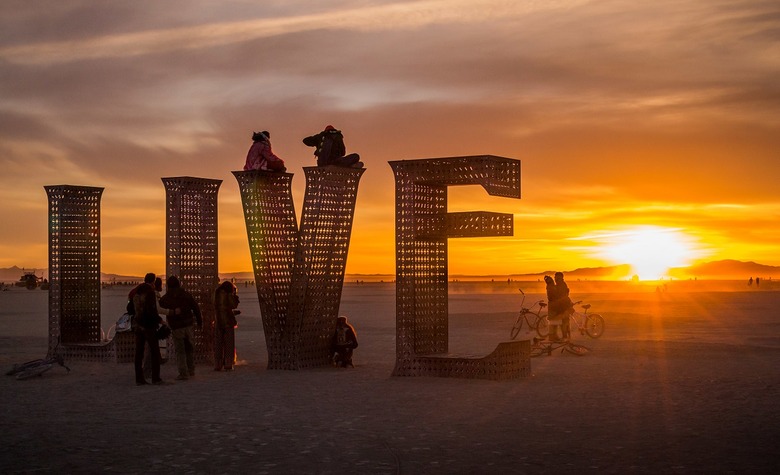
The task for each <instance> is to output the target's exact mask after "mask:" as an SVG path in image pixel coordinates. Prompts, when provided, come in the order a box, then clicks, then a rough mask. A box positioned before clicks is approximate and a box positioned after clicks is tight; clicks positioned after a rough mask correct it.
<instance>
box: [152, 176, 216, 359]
mask: <svg viewBox="0 0 780 475" xmlns="http://www.w3.org/2000/svg"><path fill="white" fill-rule="evenodd" d="M162 182H163V184H164V185H165V192H166V200H165V201H166V223H167V226H166V230H167V231H166V239H165V244H166V245H165V248H166V250H167V253H166V258H165V272H166V275H168V276H171V275H175V276H177V277H178V278H179V280H180V281H181V283H182V287H183V288H184V289H185V290H187V291H188V292H189V293H191V294H192V296H193V297H194V298H195V301H196V302H197V303H198V305H199V306H200V310H201V313H202V314H203V329H202V330H199V329H197V327H196V328H195V358H196V361H199V362H204V361H208V362H211V361H213V359H214V350H213V348H214V328H213V322H214V317H215V314H214V301H213V300H214V299H213V294H214V291H215V290H216V288H217V285H218V284H219V269H218V267H217V266H218V245H219V240H218V232H217V229H218V216H217V210H218V207H217V195H218V193H219V187H220V185H221V184H222V180H213V179H208V178H195V177H189V176H184V177H171V178H162Z"/></svg>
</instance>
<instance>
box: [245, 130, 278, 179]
mask: <svg viewBox="0 0 780 475" xmlns="http://www.w3.org/2000/svg"><path fill="white" fill-rule="evenodd" d="M252 142H253V143H252V146H251V147H249V152H247V154H246V163H245V164H244V170H263V171H271V172H284V171H287V168H286V167H285V166H284V160H282V159H281V158H279V157H277V156H276V155H275V154H274V152H273V151H272V150H271V134H270V133H269V132H268V131H267V130H264V131H262V132H252Z"/></svg>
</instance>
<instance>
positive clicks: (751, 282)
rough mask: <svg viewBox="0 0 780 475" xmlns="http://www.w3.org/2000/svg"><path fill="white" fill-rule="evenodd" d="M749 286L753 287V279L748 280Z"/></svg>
mask: <svg viewBox="0 0 780 475" xmlns="http://www.w3.org/2000/svg"><path fill="white" fill-rule="evenodd" d="M748 285H753V277H751V278H750V279H748Z"/></svg>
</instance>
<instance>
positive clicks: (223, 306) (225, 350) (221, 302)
mask: <svg viewBox="0 0 780 475" xmlns="http://www.w3.org/2000/svg"><path fill="white" fill-rule="evenodd" d="M236 290H237V289H236V286H235V285H233V283H232V282H230V281H229V280H226V281H224V282H222V283H221V284H219V287H217V290H216V292H215V293H214V307H215V311H216V315H215V321H214V371H222V370H225V371H232V370H233V362H234V360H235V355H236V326H237V325H238V322H237V321H236V315H238V314H240V313H241V311H240V310H237V308H238V304H239V300H238V294H237V293H236Z"/></svg>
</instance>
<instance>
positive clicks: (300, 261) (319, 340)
mask: <svg viewBox="0 0 780 475" xmlns="http://www.w3.org/2000/svg"><path fill="white" fill-rule="evenodd" d="M303 170H304V173H305V176H306V192H305V195H304V201H303V211H302V214H301V225H300V228H299V227H298V224H297V222H296V215H295V207H294V204H293V200H292V190H291V186H292V177H293V175H292V174H291V173H273V172H264V171H235V172H233V175H235V177H236V180H237V181H238V185H239V188H240V190H241V199H242V203H243V207H244V218H245V221H246V228H247V236H248V238H249V250H250V253H251V256H252V266H253V270H254V274H255V285H256V287H257V296H258V300H259V302H260V312H261V315H262V320H263V330H264V332H265V340H266V347H267V350H268V369H289V370H298V369H304V368H312V367H318V366H325V365H328V364H330V360H329V350H330V341H331V336H332V335H333V332H334V331H335V328H336V318H337V317H338V309H339V303H340V301H341V290H342V286H343V283H344V271H345V269H346V262H347V253H348V250H349V240H350V236H351V233H352V222H353V218H354V213H355V202H356V200H357V190H358V185H359V182H360V177H361V176H362V175H363V172H364V171H365V169H354V168H343V167H335V166H328V167H304V169H303Z"/></svg>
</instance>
